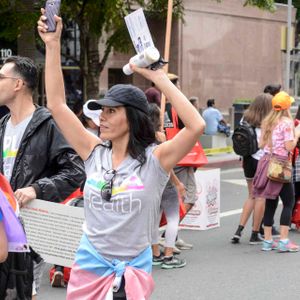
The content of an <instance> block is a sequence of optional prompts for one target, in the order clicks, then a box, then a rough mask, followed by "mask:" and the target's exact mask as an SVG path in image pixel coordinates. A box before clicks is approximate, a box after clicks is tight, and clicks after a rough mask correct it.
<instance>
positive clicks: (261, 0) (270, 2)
mask: <svg viewBox="0 0 300 300" xmlns="http://www.w3.org/2000/svg"><path fill="white" fill-rule="evenodd" d="M247 5H251V6H257V7H258V8H260V9H265V10H269V11H271V12H274V11H275V10H276V6H275V3H274V0H246V1H245V3H244V6H247Z"/></svg>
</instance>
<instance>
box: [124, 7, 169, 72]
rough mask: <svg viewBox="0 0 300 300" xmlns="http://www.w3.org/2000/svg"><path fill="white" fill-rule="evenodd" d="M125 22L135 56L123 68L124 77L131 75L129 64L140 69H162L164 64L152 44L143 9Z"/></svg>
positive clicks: (129, 16) (128, 17)
mask: <svg viewBox="0 0 300 300" xmlns="http://www.w3.org/2000/svg"><path fill="white" fill-rule="evenodd" d="M125 22H126V25H127V28H128V31H129V34H130V37H131V40H132V43H133V46H134V48H135V50H136V52H137V55H135V56H133V57H131V58H130V60H129V63H128V64H126V65H125V66H124V67H123V72H124V73H125V74H126V75H131V74H132V73H133V72H132V70H131V68H130V65H129V64H134V65H136V66H138V67H140V68H147V67H149V66H150V68H151V69H158V68H160V67H162V66H163V65H164V64H165V62H164V61H163V60H162V59H161V56H160V54H159V51H158V50H157V49H156V48H155V46H154V44H153V40H152V37H151V34H150V31H149V28H148V24H147V21H146V18H145V15H144V12H143V9H141V8H140V9H138V10H136V11H134V12H133V13H131V14H129V15H128V16H126V17H125Z"/></svg>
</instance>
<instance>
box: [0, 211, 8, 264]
mask: <svg viewBox="0 0 300 300" xmlns="http://www.w3.org/2000/svg"><path fill="white" fill-rule="evenodd" d="M7 251H8V250H7V238H6V233H5V229H4V225H3V222H2V212H1V211H0V263H2V262H4V261H5V260H6V258H7V254H8V252H7Z"/></svg>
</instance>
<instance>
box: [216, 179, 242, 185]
mask: <svg viewBox="0 0 300 300" xmlns="http://www.w3.org/2000/svg"><path fill="white" fill-rule="evenodd" d="M222 181H223V182H228V183H232V184H237V185H241V186H247V182H246V180H245V179H223V180H222Z"/></svg>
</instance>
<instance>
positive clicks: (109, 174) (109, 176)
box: [101, 169, 117, 201]
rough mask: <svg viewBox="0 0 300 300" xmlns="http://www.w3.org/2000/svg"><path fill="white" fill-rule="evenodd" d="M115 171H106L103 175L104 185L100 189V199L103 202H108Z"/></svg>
mask: <svg viewBox="0 0 300 300" xmlns="http://www.w3.org/2000/svg"><path fill="white" fill-rule="evenodd" d="M116 173H117V171H116V170H113V169H111V170H108V171H106V172H105V173H104V175H103V178H104V180H105V184H104V185H103V187H102V188H101V197H102V199H103V200H105V201H110V199H111V195H112V188H113V181H114V178H115V176H116Z"/></svg>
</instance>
